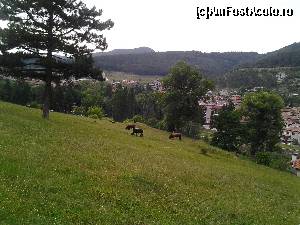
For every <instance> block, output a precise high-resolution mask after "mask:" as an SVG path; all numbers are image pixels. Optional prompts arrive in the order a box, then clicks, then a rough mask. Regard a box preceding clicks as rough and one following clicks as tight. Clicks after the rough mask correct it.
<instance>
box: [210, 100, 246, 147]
mask: <svg viewBox="0 0 300 225" xmlns="http://www.w3.org/2000/svg"><path fill="white" fill-rule="evenodd" d="M240 121H241V114H240V112H239V111H237V110H235V108H234V105H233V104H232V103H230V104H229V105H228V106H225V107H224V108H223V109H222V110H221V111H220V112H219V114H218V116H215V117H214V118H213V123H212V126H213V127H214V128H216V129H217V131H216V132H215V133H214V135H213V138H212V144H213V145H215V146H218V147H220V148H222V149H225V150H228V151H236V152H237V151H239V147H240V145H241V144H242V139H243V134H244V129H243V125H242V124H241V122H240Z"/></svg>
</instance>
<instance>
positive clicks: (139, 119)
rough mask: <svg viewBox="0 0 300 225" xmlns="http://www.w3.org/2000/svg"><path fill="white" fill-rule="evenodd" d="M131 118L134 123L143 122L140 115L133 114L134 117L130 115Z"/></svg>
mask: <svg viewBox="0 0 300 225" xmlns="http://www.w3.org/2000/svg"><path fill="white" fill-rule="evenodd" d="M132 120H133V122H134V123H137V122H139V123H145V119H144V117H143V116H141V115H135V116H134V117H132Z"/></svg>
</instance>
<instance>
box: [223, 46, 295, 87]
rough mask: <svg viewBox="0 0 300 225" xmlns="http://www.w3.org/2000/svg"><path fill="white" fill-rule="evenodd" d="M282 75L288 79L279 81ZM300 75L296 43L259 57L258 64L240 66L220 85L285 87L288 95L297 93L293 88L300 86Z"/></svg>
mask: <svg viewBox="0 0 300 225" xmlns="http://www.w3.org/2000/svg"><path fill="white" fill-rule="evenodd" d="M282 75H283V77H286V81H285V80H280V79H279V80H278V77H280V76H282ZM299 75H300V43H294V44H291V45H289V46H286V47H284V48H281V49H279V50H277V51H274V52H270V53H267V54H264V55H259V57H258V59H257V61H256V62H254V63H250V64H243V65H240V66H239V69H236V70H233V71H230V72H228V73H227V74H226V75H225V76H224V78H222V79H219V80H218V81H219V82H218V83H219V85H221V86H227V87H230V88H239V87H247V88H253V87H257V86H263V87H266V88H275V89H278V88H279V86H280V87H282V86H284V89H286V90H288V91H286V92H287V93H288V92H290V91H292V92H293V93H296V92H297V91H296V90H294V88H292V89H291V87H293V86H295V85H296V86H297V85H299V79H298V77H299ZM281 79H283V78H281ZM278 81H280V82H278ZM287 81H288V82H287ZM292 83H293V85H292ZM298 89H299V88H298Z"/></svg>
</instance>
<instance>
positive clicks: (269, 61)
mask: <svg viewBox="0 0 300 225" xmlns="http://www.w3.org/2000/svg"><path fill="white" fill-rule="evenodd" d="M299 66H300V42H298V43H294V44H291V45H289V46H286V47H284V48H281V49H279V50H277V51H274V52H270V53H267V54H264V55H261V56H260V57H259V58H258V60H257V62H255V63H254V64H248V65H246V66H245V67H252V68H255V67H256V68H274V67H299Z"/></svg>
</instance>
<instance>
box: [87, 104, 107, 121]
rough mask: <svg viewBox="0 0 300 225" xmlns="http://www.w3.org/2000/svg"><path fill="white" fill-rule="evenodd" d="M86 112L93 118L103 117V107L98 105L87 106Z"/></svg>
mask: <svg viewBox="0 0 300 225" xmlns="http://www.w3.org/2000/svg"><path fill="white" fill-rule="evenodd" d="M86 114H87V116H88V117H91V118H93V119H102V117H104V112H103V109H102V108H100V107H98V106H91V107H89V108H88V110H87V112H86Z"/></svg>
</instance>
